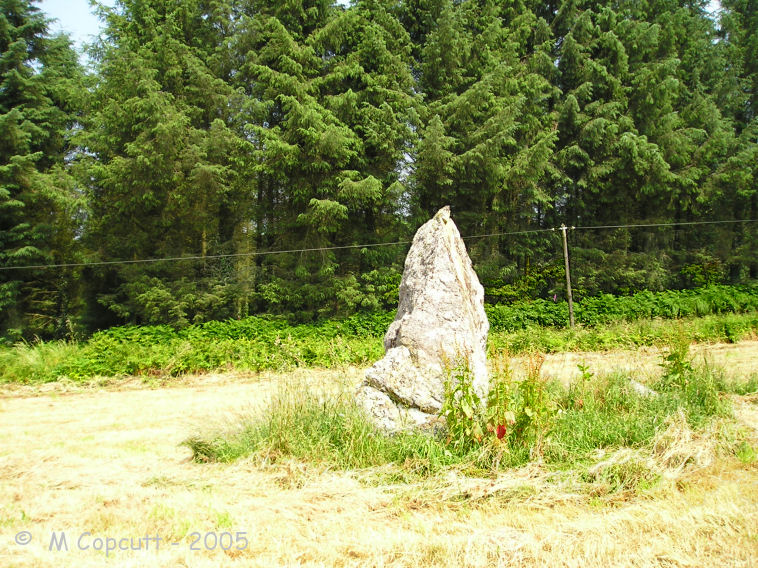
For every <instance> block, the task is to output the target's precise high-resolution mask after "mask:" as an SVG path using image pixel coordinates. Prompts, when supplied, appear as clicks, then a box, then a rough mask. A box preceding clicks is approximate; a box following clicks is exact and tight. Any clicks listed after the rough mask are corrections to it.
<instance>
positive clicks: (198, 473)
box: [0, 372, 758, 567]
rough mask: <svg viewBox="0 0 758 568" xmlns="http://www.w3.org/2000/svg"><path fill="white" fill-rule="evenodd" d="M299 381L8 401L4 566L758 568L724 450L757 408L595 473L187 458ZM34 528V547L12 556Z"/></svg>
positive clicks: (662, 441)
mask: <svg viewBox="0 0 758 568" xmlns="http://www.w3.org/2000/svg"><path fill="white" fill-rule="evenodd" d="M308 376H309V375H308V373H307V372H303V373H302V376H301V377H299V379H298V380H300V379H303V378H304V379H306V380H307V379H308ZM286 380H289V377H287V376H278V377H277V376H272V377H267V379H266V380H263V381H261V380H259V379H254V378H249V379H247V380H244V379H239V381H238V382H234V383H225V382H223V381H214V382H213V383H211V384H208V385H204V384H203V382H202V380H200V379H198V380H195V381H194V382H193V383H192V384H191V385H190V386H174V387H173V388H159V389H151V390H148V389H141V390H127V391H120V392H118V391H115V392H113V391H91V392H77V393H75V394H70V395H65V394H64V395H61V394H58V393H55V392H54V393H47V394H37V395H35V396H21V397H19V396H17V394H18V393H17V392H16V394H14V395H12V396H5V397H4V398H0V431H2V432H3V435H4V443H3V445H2V447H0V565H1V566H19V567H27V566H28V567H40V566H41V567H45V566H51V567H52V566H55V567H59V566H61V567H67V566H71V567H73V566H76V567H86V566H104V565H112V566H147V567H157V566H167V567H168V566H172V567H173V566H191V567H206V566H207V567H210V566H214V567H215V566H265V567H271V566H312V567H316V566H345V567H347V566H379V567H381V566H392V567H395V566H421V567H424V566H429V567H431V566H443V567H445V566H449V567H453V566H455V567H459V566H482V567H485V566H487V567H490V566H546V567H547V566H551V567H552V566H567V567H568V566H577V567H579V566H581V567H594V566H597V567H600V566H602V567H606V566H629V567H638V566H639V567H642V566H667V567H669V566H682V567H683V566H693V567H695V566H744V567H748V566H755V565H756V558H758V463H757V462H756V461H755V460H754V459H753V460H751V459H750V456H749V455H747V454H746V455H744V456H743V458H744V459H742V460H741V459H738V458H737V457H735V456H734V455H733V452H727V451H725V450H724V448H723V447H722V446H721V445H720V444H721V443H720V440H724V439H728V438H729V437H730V436H732V437H733V436H734V434H735V432H734V431H730V429H734V428H738V429H739V430H740V432H739V436H742V437H743V438H744V442H745V444H746V445H747V446H752V447H753V448H755V447H758V404H757V403H758V401H756V400H755V397H752V398H751V397H750V396H747V397H738V398H736V399H735V410H736V414H737V417H738V419H739V425H738V426H735V425H734V424H733V423H730V422H729V421H727V420H716V421H714V422H713V423H712V425H711V426H710V430H708V431H706V432H693V431H692V430H691V429H690V428H689V427H688V426H687V423H686V421H683V420H682V419H681V417H677V416H674V417H673V418H671V419H670V421H669V423H668V424H667V427H666V428H665V429H664V430H662V432H661V433H660V434H659V435H658V437H657V438H656V440H655V443H654V444H653V447H654V451H653V452H647V453H640V452H636V451H633V450H619V451H616V452H608V454H607V455H602V456H597V457H598V459H597V460H596V462H595V465H593V466H592V467H588V468H586V470H584V471H578V470H577V471H563V472H562V471H555V470H550V469H548V468H546V467H545V466H543V465H541V464H539V463H532V464H530V465H528V466H525V467H523V468H519V469H516V470H509V471H504V472H501V473H499V474H497V475H494V476H492V477H486V478H472V477H468V476H466V475H463V474H461V473H460V472H457V471H456V470H454V469H449V470H446V471H444V472H442V473H440V474H438V475H436V476H433V477H426V478H423V477H415V476H412V475H411V476H407V475H406V474H407V469H404V468H402V467H398V466H384V467H380V468H373V469H366V470H361V471H346V472H345V471H332V470H330V469H328V468H327V467H326V466H318V465H312V464H306V463H301V462H297V461H293V460H288V459H283V460H281V461H280V462H279V463H277V464H276V465H272V466H265V465H261V464H260V463H259V462H257V461H253V460H252V459H249V460H241V461H238V462H235V463H232V464H217V463H214V464H195V463H192V462H191V461H190V460H189V457H190V452H189V450H188V449H187V448H185V447H182V446H180V443H181V442H182V440H184V439H185V438H186V437H187V435H188V434H189V433H190V432H191V431H192V430H193V429H194V428H195V427H196V426H197V425H198V424H203V425H205V424H207V423H208V422H209V421H211V422H217V421H218V420H220V419H219V417H228V418H229V419H232V418H234V417H235V416H237V414H238V413H240V412H247V411H248V410H249V408H248V407H249V405H250V404H251V402H250V401H255V402H254V403H255V404H257V403H258V402H261V401H264V400H265V399H266V398H267V396H269V394H270V392H271V391H272V388H271V387H272V385H273V384H275V383H276V382H278V381H286ZM318 380H319V381H324V380H325V375H324V374H320V375H319V376H318ZM6 392H7V391H6ZM221 419H222V420H223V418H221ZM635 476H642V479H640V478H639V477H638V478H635ZM647 478H650V479H649V480H650V483H645V479H647ZM624 480H626V481H627V482H629V487H634V489H626V488H624V486H623V483H624ZM24 530H26V531H29V532H30V533H31V534H32V538H33V540H32V543H31V544H29V545H27V546H20V545H17V544H15V542H14V535H16V534H17V533H18V532H19V531H24ZM53 531H66V532H67V534H68V538H69V546H70V550H69V551H68V552H64V551H61V552H56V551H55V550H53V551H50V550H49V549H48V548H49V540H50V535H51V533H52V532H53ZM84 532H91V533H92V537H93V538H95V537H101V538H106V537H112V538H132V537H133V538H135V539H136V538H140V537H144V536H145V535H159V536H160V537H161V538H163V539H165V540H167V541H172V542H178V543H179V544H178V545H176V546H173V545H164V546H161V548H160V550H155V549H154V547H153V548H151V549H150V550H144V549H143V550H138V551H126V552H125V551H117V552H115V553H113V552H112V553H110V554H109V557H108V558H106V557H105V554H104V552H98V551H95V550H92V549H91V548H90V549H89V550H76V549H75V548H76V546H75V541H76V539H77V538H78V536H79V535H80V534H82V533H84ZM193 532H199V533H200V534H201V535H205V534H206V533H212V534H220V533H223V532H229V533H232V534H236V533H237V532H244V533H246V535H245V536H246V538H247V539H248V545H247V546H246V547H245V548H244V550H228V551H222V550H219V549H218V548H217V549H216V550H212V551H210V550H204V545H202V542H201V546H200V548H201V550H196V551H193V550H190V543H191V541H192V540H193V537H192V536H191V535H192V533H193ZM211 541H212V539H211ZM87 543H91V541H87V540H85V544H87Z"/></svg>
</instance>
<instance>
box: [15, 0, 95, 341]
mask: <svg viewBox="0 0 758 568" xmlns="http://www.w3.org/2000/svg"><path fill="white" fill-rule="evenodd" d="M0 7H1V8H2V10H0V261H1V263H2V265H3V266H6V267H12V266H24V265H37V264H49V263H61V262H66V261H68V262H70V261H71V260H73V258H74V255H75V254H76V248H77V247H76V242H75V240H74V239H75V235H76V234H77V232H78V231H79V223H80V222H81V216H80V211H81V207H82V205H81V203H80V199H79V198H78V197H77V191H76V187H75V184H74V182H73V179H72V177H71V176H70V173H69V169H68V167H67V164H66V160H67V158H68V156H69V152H70V151H71V150H72V147H71V142H70V138H71V134H72V130H73V128H74V127H75V125H76V122H77V110H78V108H77V107H78V104H79V102H80V96H81V89H82V82H81V81H82V71H81V68H80V66H79V64H78V60H77V56H76V53H75V52H74V50H73V49H72V47H71V44H70V42H69V40H68V39H67V38H66V37H64V36H57V37H51V36H50V35H49V34H48V30H47V25H48V22H47V20H46V19H45V18H44V17H43V15H42V13H41V12H40V11H39V9H38V8H36V7H35V6H33V4H32V3H31V2H29V1H26V0H3V1H2V2H0ZM74 280H75V279H74V275H73V273H72V271H71V270H10V271H3V272H1V273H0V314H2V315H1V316H0V335H6V336H8V337H11V338H20V337H25V338H31V337H34V336H41V337H50V336H54V335H65V334H68V333H70V332H71V331H72V328H73V320H72V317H71V316H72V313H71V312H72V304H73V303H74V302H75V300H76V299H75V294H76V289H75V282H74Z"/></svg>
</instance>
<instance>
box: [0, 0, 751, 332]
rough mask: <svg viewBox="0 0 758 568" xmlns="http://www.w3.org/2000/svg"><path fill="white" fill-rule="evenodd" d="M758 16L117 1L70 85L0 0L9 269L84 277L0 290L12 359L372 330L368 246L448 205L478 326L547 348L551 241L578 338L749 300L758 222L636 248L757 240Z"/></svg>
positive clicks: (556, 290)
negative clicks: (363, 324) (96, 338)
mask: <svg viewBox="0 0 758 568" xmlns="http://www.w3.org/2000/svg"><path fill="white" fill-rule="evenodd" d="M754 4H755V3H754V2H752V1H751V0H724V1H723V2H721V10H720V12H719V14H718V15H713V14H710V13H709V12H708V11H707V9H706V8H707V3H706V2H705V1H703V0H647V1H644V2H640V1H638V0H621V1H614V2H589V1H587V0H557V1H554V2H548V3H540V2H533V1H531V0H507V1H503V0H497V1H496V0H464V1H458V0H424V1H421V0H356V1H354V2H352V3H351V4H350V6H349V7H346V6H344V5H343V4H341V3H336V2H332V1H331V0H292V1H288V2H272V1H269V0H213V1H207V0H188V1H184V2H175V1H169V0H116V2H115V6H114V7H113V8H110V7H106V6H97V7H96V9H97V11H98V13H99V14H100V16H101V18H102V20H103V24H104V28H103V33H102V34H101V36H100V38H99V39H98V40H97V41H95V42H94V44H93V45H92V46H91V47H90V49H89V52H88V56H89V60H90V62H91V63H92V65H91V67H90V69H89V70H88V71H87V72H85V70H84V69H83V68H82V67H81V66H80V65H79V64H78V63H77V60H76V54H75V52H74V51H73V50H72V49H71V47H70V45H69V42H68V40H67V39H66V38H65V37H54V36H51V35H50V33H49V32H48V29H47V22H46V21H45V19H44V17H43V16H42V14H41V12H40V11H39V10H38V9H37V8H36V7H35V6H34V2H33V1H32V0H2V1H0V7H1V8H2V13H1V14H0V268H12V267H14V266H15V267H20V266H24V265H37V264H60V263H72V262H75V261H80V262H82V261H84V262H86V263H89V264H90V266H88V267H86V268H82V267H66V268H55V269H49V270H40V269H24V270H21V269H14V270H2V271H0V335H2V336H3V337H5V338H10V339H13V340H16V339H26V340H31V339H33V338H35V337H41V338H53V337H56V336H58V337H63V336H68V337H75V336H76V335H77V333H81V334H89V333H91V332H93V331H95V330H98V329H104V328H108V327H111V326H118V325H124V324H133V325H171V326H173V327H177V328H184V327H188V326H192V325H193V324H200V323H203V322H208V321H212V320H227V319H230V318H234V319H244V318H246V317H247V316H250V315H255V314H281V315H286V316H288V317H290V318H295V319H296V320H297V321H300V322H313V321H316V320H318V319H320V318H324V317H334V316H338V317H345V316H348V315H351V314H355V313H372V312H380V313H381V312H385V311H387V310H390V309H392V308H393V307H394V305H395V304H396V300H397V287H398V283H399V279H400V272H401V268H402V262H403V256H404V253H405V251H406V250H407V244H398V245H395V246H379V247H373V246H363V245H374V244H380V243H391V242H398V241H401V242H406V241H408V240H409V239H410V237H411V236H412V234H413V231H414V230H415V229H416V227H418V226H419V224H420V223H421V222H423V221H424V220H426V219H427V218H428V217H429V216H430V215H432V214H433V213H434V212H435V211H436V210H437V208H439V207H440V206H442V205H446V204H450V205H451V206H452V210H453V216H454V218H455V220H456V223H457V224H458V225H459V227H460V229H461V232H462V234H463V235H465V236H472V237H473V236H476V235H490V236H486V237H481V238H472V239H470V240H468V241H467V244H468V247H469V251H470V254H471V256H472V258H473V260H474V263H475V267H476V269H477V272H478V274H479V276H480V279H481V280H482V282H483V284H484V285H485V288H486V290H487V298H488V301H489V302H490V303H492V304H498V308H497V309H496V310H495V311H494V312H492V313H493V314H494V316H493V320H498V321H503V322H505V321H508V320H509V318H511V317H512V316H511V315H509V312H508V309H507V307H503V305H508V304H511V303H513V302H523V301H526V300H535V302H533V303H532V304H530V307H529V308H528V309H527V311H534V313H537V312H541V313H543V315H539V314H537V315H535V316H534V319H535V320H536V321H540V320H545V323H551V324H553V323H555V320H556V317H558V315H559V313H560V312H559V310H562V309H563V305H562V304H556V305H553V306H551V305H550V303H549V302H544V301H543V302H540V301H539V299H540V298H541V299H542V300H545V299H547V298H552V297H553V296H554V295H558V296H559V297H562V296H563V295H564V286H565V284H564V279H563V272H562V270H563V268H562V267H563V264H562V258H561V246H560V237H559V234H558V233H556V232H553V231H550V230H549V229H551V228H554V227H557V226H559V225H561V224H562V223H565V224H566V225H569V226H576V227H577V228H576V230H575V231H572V232H571V233H570V249H571V256H572V264H573V279H574V287H575V292H576V295H577V297H578V298H581V299H582V300H584V304H583V306H584V311H583V312H582V313H580V314H579V318H580V320H581V321H584V322H586V323H596V322H599V321H615V320H616V319H617V318H616V315H617V313H616V312H619V313H621V314H624V313H626V312H628V311H635V310H637V311H641V312H643V313H649V314H650V315H657V314H658V310H663V311H664V312H665V310H666V308H665V306H658V307H649V306H647V304H649V303H656V302H658V303H662V304H665V303H666V300H665V298H658V299H655V300H653V299H650V298H648V300H649V301H648V300H645V298H641V300H640V305H639V306H636V307H635V305H632V304H629V305H626V304H624V302H622V301H621V300H619V304H618V305H617V306H615V307H613V308H610V307H608V306H607V305H606V304H608V302H609V301H608V300H607V299H602V300H597V301H598V302H600V304H598V305H592V304H591V301H590V300H589V298H590V297H595V296H600V295H601V294H609V293H612V294H622V295H631V294H634V293H636V292H640V291H645V290H649V291H652V292H659V291H662V290H667V289H683V288H692V287H698V286H705V285H711V284H720V283H723V284H740V283H745V282H747V281H749V280H751V279H753V280H754V279H756V278H758V247H757V246H756V242H758V223H744V222H735V223H727V224H713V225H695V226H693V225H679V226H676V227H671V226H661V227H657V228H654V227H634V226H629V225H639V224H650V223H662V224H667V223H687V222H693V221H700V220H719V221H739V220H744V219H756V218H758V182H757V178H756V167H758V116H757V115H756V112H755V107H756V85H758V71H757V69H756V61H757V60H758V47H757V46H758V31H756V30H758V20H757V18H758V15H757V13H758V12H756V8H755V5H754ZM618 225H626V226H622V227H618ZM597 226H604V228H594V227H597ZM589 227H593V228H589ZM525 231H526V232H525ZM514 232H517V233H518V234H512V233H514ZM503 233H508V234H503ZM299 249H306V250H302V252H297V253H288V254H266V253H270V252H272V251H281V250H299ZM190 257H191V258H190ZM161 258H174V259H176V258H179V259H182V258H184V259H186V260H171V261H164V262H150V263H133V264H92V263H97V262H98V261H105V262H107V261H134V260H142V259H161ZM629 302H632V303H634V302H637V300H634V301H632V300H629ZM646 302H647V304H646ZM501 308H502V312H501V311H499V310H501ZM683 309H684V310H685V311H684V312H683V313H699V312H700V311H701V310H700V308H699V307H698V306H690V307H687V308H683ZM554 310H558V311H555V315H550V313H551V312H553V311H554ZM607 310H610V311H607ZM520 311H521V309H520ZM712 311H716V312H718V311H719V310H718V309H714V310H712ZM660 315H663V316H665V315H666V314H663V313H662V314H660ZM513 317H517V316H513ZM518 317H520V316H518ZM524 317H525V318H526V319H525V320H524V321H523V322H521V323H519V322H518V321H514V322H513V323H512V324H507V325H506V324H503V327H504V328H505V327H507V326H511V327H515V328H518V327H519V326H523V325H527V324H528V323H529V322H530V321H532V319H531V318H532V316H524ZM561 317H562V314H561ZM582 318H584V319H582ZM498 325H500V324H498Z"/></svg>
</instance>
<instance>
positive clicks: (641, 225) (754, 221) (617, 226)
mask: <svg viewBox="0 0 758 568" xmlns="http://www.w3.org/2000/svg"><path fill="white" fill-rule="evenodd" d="M756 222H758V219H736V220H732V221H681V222H679V223H645V224H638V225H595V226H589V227H572V229H576V230H579V229H631V228H641V227H677V226H680V225H725V224H735V223H756Z"/></svg>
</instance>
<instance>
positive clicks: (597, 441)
mask: <svg viewBox="0 0 758 568" xmlns="http://www.w3.org/2000/svg"><path fill="white" fill-rule="evenodd" d="M685 357H686V355H684V351H676V350H675V349H674V348H672V350H671V351H670V353H669V355H668V357H667V359H666V360H665V361H664V362H663V363H664V365H665V372H664V374H663V376H662V377H661V379H660V380H658V381H657V382H656V383H655V384H653V385H651V387H652V389H653V390H654V391H655V392H653V393H650V392H641V391H640V389H638V388H636V387H635V383H634V382H633V381H632V378H631V377H630V376H628V375H627V376H625V375H619V374H616V375H612V376H609V377H601V378H599V379H597V378H594V377H593V376H592V375H591V373H590V371H589V369H587V368H584V369H583V371H584V375H583V378H582V380H580V381H578V382H577V383H576V384H574V385H571V386H570V387H568V388H566V387H562V386H560V385H558V384H556V383H550V382H546V381H544V380H543V379H541V378H540V377H539V365H540V360H539V358H536V359H535V361H534V365H533V367H532V371H531V372H530V373H529V376H528V377H527V378H526V379H524V380H522V381H513V380H512V379H511V377H510V374H509V373H508V372H507V367H502V369H504V370H503V371H501V372H499V373H498V374H496V376H495V377H494V379H493V382H492V388H491V392H490V397H489V401H488V404H487V405H479V406H477V402H478V401H476V400H473V399H472V398H471V396H472V394H471V393H472V391H471V389H470V388H469V387H470V384H468V383H469V382H470V376H469V375H468V374H467V373H466V372H465V370H460V369H457V370H453V371H452V376H453V378H454V379H456V380H457V381H458V385H455V384H454V383H452V385H453V386H450V387H449V389H448V396H449V397H452V398H454V399H455V400H457V401H458V402H459V403H455V402H453V403H448V404H446V405H445V407H444V408H443V410H442V412H441V414H442V416H443V417H444V419H445V421H446V424H447V428H446V429H443V430H442V431H440V432H437V433H436V434H422V433H417V432H403V433H399V434H394V435H388V434H385V433H383V432H381V431H379V430H377V429H376V428H375V427H374V426H373V424H371V423H370V422H369V421H368V420H367V419H366V417H365V416H364V414H363V413H362V412H361V410H360V409H359V408H358V407H357V406H356V405H355V403H354V402H353V396H352V393H351V392H344V391H340V392H337V393H330V392H317V391H314V390H313V389H312V388H309V387H308V386H307V385H303V384H296V385H293V384H284V385H283V386H282V387H281V389H280V390H279V391H278V392H277V393H276V395H275V396H274V397H273V399H272V401H271V403H270V404H269V405H268V406H267V407H266V408H265V409H264V410H262V411H261V412H259V413H258V414H256V415H255V416H249V417H246V418H244V419H242V420H241V421H240V423H239V424H236V425H234V426H233V427H232V428H229V429H226V430H224V431H219V432H209V433H205V434H201V435H197V436H194V437H192V438H190V439H189V440H187V441H186V442H185V444H186V445H187V446H189V447H190V448H191V449H192V451H193V455H194V458H195V460H197V461H199V462H208V461H223V462H228V461H232V460H235V459H238V458H241V457H246V456H247V457H253V458H254V459H255V460H257V461H259V462H260V463H271V462H277V461H280V460H282V459H296V460H301V461H304V462H310V463H315V464H325V465H328V466H330V467H335V468H339V469H347V470H352V469H362V468H371V467H377V466H385V465H393V466H395V468H396V469H395V471H396V472H405V474H407V475H410V476H411V477H417V476H430V475H434V474H436V473H438V472H440V471H442V470H445V469H447V468H455V470H456V471H459V472H464V473H471V474H477V475H482V474H491V473H493V472H496V471H498V470H501V469H503V468H508V467H516V466H521V465H524V464H527V463H528V462H530V461H539V462H542V463H545V464H547V465H549V466H550V467H551V468H553V469H555V470H562V469H569V468H573V469H577V470H580V471H583V472H584V473H583V476H584V478H585V480H586V481H588V482H591V483H595V484H598V483H600V484H601V485H603V486H606V487H608V488H610V489H609V490H610V491H621V490H628V489H630V487H649V486H651V485H653V484H654V483H655V480H656V479H657V477H658V469H656V466H655V464H654V459H653V457H649V455H654V454H655V452H658V453H665V452H664V451H663V450H661V449H660V448H661V447H666V448H668V447H670V446H672V444H674V443H675V442H676V443H679V442H678V441H675V442H672V441H671V440H670V439H671V438H677V437H678V436H679V434H677V433H676V432H680V433H681V432H686V433H687V436H689V437H690V438H691V437H692V432H701V431H704V430H706V429H707V428H708V427H709V425H711V424H712V423H713V421H714V420H715V419H728V418H729V417H730V416H731V406H730V404H729V402H728V399H727V398H726V397H725V396H724V395H725V393H726V392H727V391H729V390H734V389H735V388H737V385H736V384H732V383H726V382H725V381H723V379H722V378H721V376H722V375H721V374H720V373H719V372H718V371H717V370H714V369H712V368H707V367H703V368H695V367H693V366H692V365H691V364H690V363H689V361H688V360H687V359H686V358H685ZM449 401H450V399H448V402H449ZM461 401H465V402H466V403H465V404H463V403H462V402H461ZM673 426H676V429H675V430H674V432H675V433H674V434H672V433H671V432H672V427H673ZM687 436H684V435H682V437H683V438H687ZM687 439H688V440H689V438H687ZM733 451H734V454H735V455H736V456H738V457H739V458H740V459H742V460H743V461H749V460H750V459H752V458H751V454H750V451H749V450H748V449H746V448H744V447H738V446H737V445H736V444H735V447H734V448H733ZM614 452H616V453H615V454H614ZM619 452H620V453H619ZM609 455H613V456H615V457H613V458H612V459H609V458H608V456H609ZM598 456H601V457H602V459H601V458H599V457H598ZM651 460H652V461H651ZM651 463H652V464H653V465H651ZM395 475H400V474H397V473H396V474H395ZM400 478H403V475H400Z"/></svg>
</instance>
